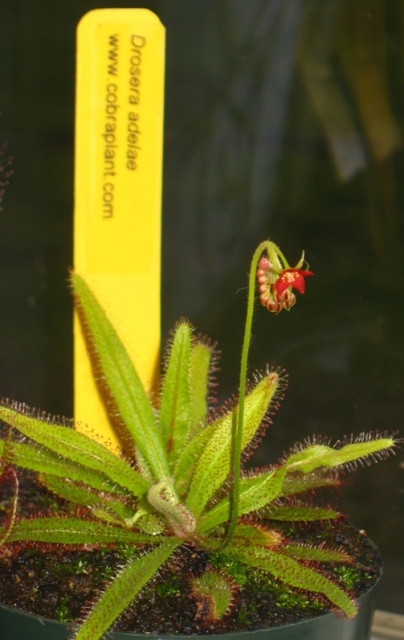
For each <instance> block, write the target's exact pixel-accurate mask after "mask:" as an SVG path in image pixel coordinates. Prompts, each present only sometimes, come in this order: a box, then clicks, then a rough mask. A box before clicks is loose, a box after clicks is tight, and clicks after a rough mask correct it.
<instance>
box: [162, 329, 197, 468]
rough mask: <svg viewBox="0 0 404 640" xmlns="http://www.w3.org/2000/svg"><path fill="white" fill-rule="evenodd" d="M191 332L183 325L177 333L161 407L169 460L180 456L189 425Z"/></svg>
mask: <svg viewBox="0 0 404 640" xmlns="http://www.w3.org/2000/svg"><path fill="white" fill-rule="evenodd" d="M191 340H192V330H191V327H190V325H189V324H188V323H187V322H181V323H180V324H179V325H178V326H177V329H176V331H175V334H174V340H173V344H172V347H171V353H170V357H169V360H168V365H167V371H166V374H165V376H164V385H163V392H162V396H161V405H160V426H161V432H162V435H163V441H164V444H165V447H166V450H167V453H168V457H169V459H170V460H172V459H175V458H177V457H178V454H179V453H180V452H181V451H182V449H183V447H184V445H185V443H186V440H187V436H188V429H189V424H190V393H189V383H188V378H189V363H190V354H191Z"/></svg>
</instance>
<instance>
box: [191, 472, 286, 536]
mask: <svg viewBox="0 0 404 640" xmlns="http://www.w3.org/2000/svg"><path fill="white" fill-rule="evenodd" d="M284 477H285V468H284V467H280V468H279V469H277V470H272V471H269V472H267V473H264V474H262V475H260V476H251V477H247V478H242V479H241V482H240V502H239V515H240V516H243V515H246V514H247V513H251V512H252V511H257V510H258V509H261V508H262V507H264V506H265V505H267V504H268V503H270V502H272V501H273V500H275V499H276V498H277V497H278V496H279V494H280V492H281V490H282V485H283V480H284ZM229 517H230V499H229V496H226V497H225V498H224V499H223V500H221V501H220V502H218V503H217V504H216V505H215V506H214V507H212V509H210V510H209V511H207V512H206V513H204V514H203V516H201V518H200V519H199V521H198V527H197V528H198V531H200V532H201V533H202V532H205V531H207V530H208V529H212V528H213V527H217V526H218V525H219V524H222V523H223V522H227V521H228V519H229Z"/></svg>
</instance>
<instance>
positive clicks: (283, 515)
mask: <svg viewBox="0 0 404 640" xmlns="http://www.w3.org/2000/svg"><path fill="white" fill-rule="evenodd" d="M260 515H261V516H262V517H263V518H267V519H268V520H280V521H286V522H289V521H293V522H316V521H318V520H335V519H336V518H339V517H340V515H341V514H340V513H339V512H338V511H334V510H333V509H323V508H321V507H305V506H300V505H296V506H292V507H290V506H278V507H276V506H275V507H271V508H270V509H268V511H266V510H265V511H264V512H261V514H260Z"/></svg>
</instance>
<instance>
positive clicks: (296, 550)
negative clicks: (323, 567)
mask: <svg viewBox="0 0 404 640" xmlns="http://www.w3.org/2000/svg"><path fill="white" fill-rule="evenodd" d="M283 550H284V551H285V552H286V553H288V554H289V555H292V556H293V557H294V558H297V559H301V560H312V561H313V562H345V563H347V564H352V562H353V558H351V556H349V555H348V554H347V553H345V551H340V550H338V549H327V547H311V546H309V545H303V544H302V545H299V544H287V545H285V546H284V547H283Z"/></svg>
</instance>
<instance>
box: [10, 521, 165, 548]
mask: <svg viewBox="0 0 404 640" xmlns="http://www.w3.org/2000/svg"><path fill="white" fill-rule="evenodd" d="M3 529H4V527H2V528H1V529H0V536H1V532H2V531H3ZM21 540H29V541H35V542H52V543H59V544H95V545H97V546H98V545H105V544H114V543H115V544H132V545H133V544H140V545H144V544H156V543H158V542H160V540H161V538H159V537H158V536H155V537H152V536H149V535H146V534H144V533H138V532H136V531H129V530H127V529H123V528H121V527H114V526H112V525H107V524H106V523H105V522H94V521H92V520H83V519H81V518H61V517H53V518H52V517H50V518H33V519H31V520H20V521H19V522H16V523H15V524H14V527H13V529H12V531H11V533H10V535H9V538H8V542H18V541H21Z"/></svg>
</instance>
